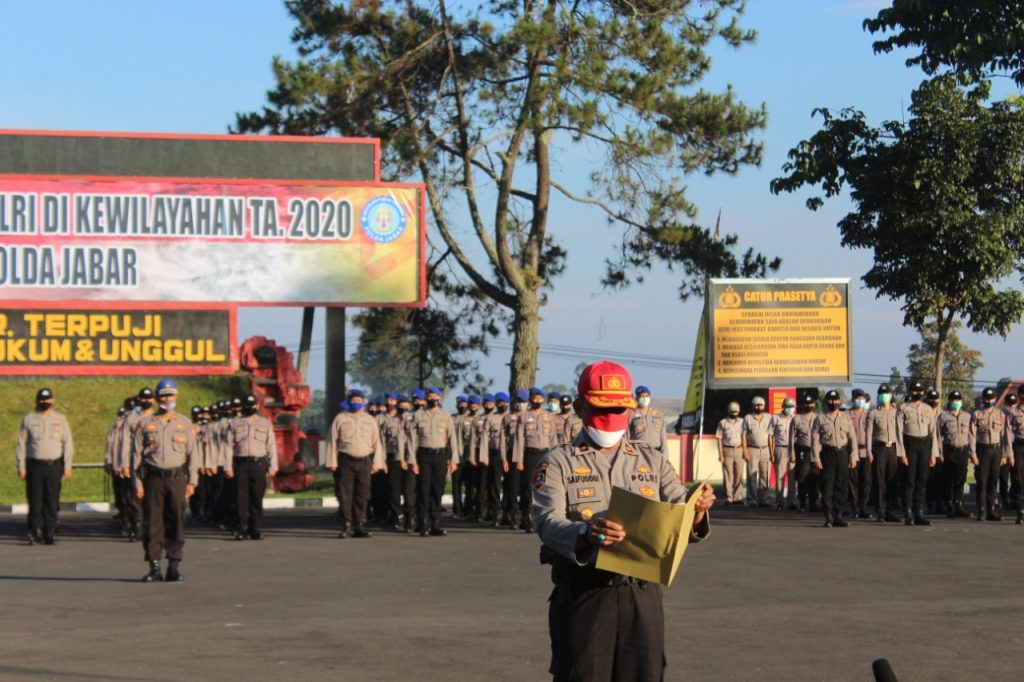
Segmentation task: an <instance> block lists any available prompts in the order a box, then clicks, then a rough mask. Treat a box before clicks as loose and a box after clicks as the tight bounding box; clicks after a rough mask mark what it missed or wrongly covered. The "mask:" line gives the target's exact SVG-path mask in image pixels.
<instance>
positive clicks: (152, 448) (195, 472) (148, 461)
mask: <svg viewBox="0 0 1024 682" xmlns="http://www.w3.org/2000/svg"><path fill="white" fill-rule="evenodd" d="M143 466H147V467H155V468H157V469H180V468H184V467H188V482H189V484H190V485H198V484H199V453H198V451H197V450H196V439H195V436H194V435H192V422H190V421H189V420H188V419H186V418H185V417H183V416H181V415H180V414H178V413H177V412H174V413H169V414H151V415H148V416H145V417H143V418H142V419H141V420H139V423H138V426H137V427H136V428H135V441H134V444H133V446H132V476H133V478H134V479H135V485H136V486H137V487H141V486H142V481H143V478H144V472H143V471H142V468H143Z"/></svg>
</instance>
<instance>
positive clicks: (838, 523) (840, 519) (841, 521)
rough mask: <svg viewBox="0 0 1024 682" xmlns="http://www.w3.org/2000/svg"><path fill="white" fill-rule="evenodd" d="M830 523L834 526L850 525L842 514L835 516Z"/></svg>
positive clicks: (844, 526) (843, 526)
mask: <svg viewBox="0 0 1024 682" xmlns="http://www.w3.org/2000/svg"><path fill="white" fill-rule="evenodd" d="M832 525H833V526H835V527H836V528H846V527H847V526H849V525H850V522H849V521H847V520H846V519H844V518H843V517H842V516H840V517H837V518H836V520H835V521H834V522H833V523H832Z"/></svg>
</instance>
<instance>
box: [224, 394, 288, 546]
mask: <svg viewBox="0 0 1024 682" xmlns="http://www.w3.org/2000/svg"><path fill="white" fill-rule="evenodd" d="M240 402H241V403H242V415H241V416H239V417H235V418H234V419H232V420H231V424H230V426H229V427H228V429H227V430H226V431H225V439H226V442H227V450H228V457H226V458H225V459H224V476H225V477H227V478H228V479H234V482H235V539H236V540H245V539H246V538H247V537H248V538H251V539H253V540H262V539H263V531H262V528H261V526H262V523H263V496H264V495H265V494H266V492H267V477H271V478H272V477H274V476H276V475H277V436H276V435H274V427H273V426H272V425H271V423H270V421H269V420H268V419H267V418H266V417H264V416H263V415H261V414H258V409H259V401H257V400H256V396H253V395H247V396H245V400H244V401H240Z"/></svg>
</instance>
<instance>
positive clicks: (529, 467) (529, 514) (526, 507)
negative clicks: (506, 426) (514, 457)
mask: <svg viewBox="0 0 1024 682" xmlns="http://www.w3.org/2000/svg"><path fill="white" fill-rule="evenodd" d="M546 452H547V450H541V449H540V448H526V449H525V450H524V451H523V469H524V470H523V472H522V474H523V475H522V476H520V477H519V514H520V516H521V517H522V519H523V524H524V525H530V524H531V523H533V520H532V519H533V475H534V473H536V471H537V469H538V467H540V461H541V460H542V459H543V458H544V454H545V453H546Z"/></svg>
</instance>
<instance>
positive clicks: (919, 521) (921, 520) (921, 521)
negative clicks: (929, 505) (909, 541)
mask: <svg viewBox="0 0 1024 682" xmlns="http://www.w3.org/2000/svg"><path fill="white" fill-rule="evenodd" d="M914 525H915V526H930V525H932V522H931V521H929V520H928V519H926V518H925V517H924V515H923V514H915V515H914Z"/></svg>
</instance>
